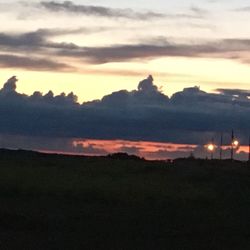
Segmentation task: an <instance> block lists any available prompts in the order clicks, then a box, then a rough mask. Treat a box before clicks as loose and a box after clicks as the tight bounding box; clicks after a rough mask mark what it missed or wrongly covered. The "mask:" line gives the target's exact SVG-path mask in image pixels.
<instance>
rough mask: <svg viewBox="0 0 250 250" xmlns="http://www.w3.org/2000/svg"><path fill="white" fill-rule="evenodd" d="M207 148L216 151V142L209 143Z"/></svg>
mask: <svg viewBox="0 0 250 250" xmlns="http://www.w3.org/2000/svg"><path fill="white" fill-rule="evenodd" d="M207 149H208V151H211V152H212V151H214V150H215V145H214V144H208V145H207Z"/></svg>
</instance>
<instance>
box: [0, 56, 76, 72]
mask: <svg viewBox="0 0 250 250" xmlns="http://www.w3.org/2000/svg"><path fill="white" fill-rule="evenodd" d="M0 66H1V68H21V69H26V70H36V71H53V70H59V71H73V67H72V66H70V65H67V64H65V63H59V62H56V61H53V60H49V59H43V58H36V57H27V56H26V57H25V56H17V55H8V54H0Z"/></svg>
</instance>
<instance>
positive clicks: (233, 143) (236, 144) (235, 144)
mask: <svg viewBox="0 0 250 250" xmlns="http://www.w3.org/2000/svg"><path fill="white" fill-rule="evenodd" d="M239 145H240V143H239V141H238V140H237V139H236V138H235V137H234V131H233V130H232V141H231V160H233V159H234V149H237V148H238V147H239Z"/></svg>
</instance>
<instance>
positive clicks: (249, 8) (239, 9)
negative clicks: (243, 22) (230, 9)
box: [234, 6, 250, 12]
mask: <svg viewBox="0 0 250 250" xmlns="http://www.w3.org/2000/svg"><path fill="white" fill-rule="evenodd" d="M234 11H236V12H249V11H250V6H245V7H242V8H237V9H234Z"/></svg>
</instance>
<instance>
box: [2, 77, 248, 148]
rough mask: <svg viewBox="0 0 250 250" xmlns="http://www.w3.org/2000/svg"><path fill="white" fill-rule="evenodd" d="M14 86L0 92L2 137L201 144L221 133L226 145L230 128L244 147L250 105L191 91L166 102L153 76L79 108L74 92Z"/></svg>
mask: <svg viewBox="0 0 250 250" xmlns="http://www.w3.org/2000/svg"><path fill="white" fill-rule="evenodd" d="M15 87H16V78H15V77H12V78H11V79H10V80H8V81H7V83H6V84H5V85H4V87H3V89H2V90H1V91H0V113H1V123H0V134H11V135H19V136H35V137H36V136H40V137H42V136H44V137H51V138H54V137H55V138H92V139H109V140H112V139H126V140H143V141H159V142H160V141H162V142H171V143H181V144H205V143H207V141H209V140H211V138H213V137H214V138H216V137H218V135H219V134H220V132H221V131H225V133H227V140H228V142H230V131H231V129H232V128H234V129H235V133H236V134H237V136H238V137H239V139H240V141H241V142H242V143H248V142H247V140H248V139H247V138H248V133H249V123H250V118H249V117H250V101H248V100H245V99H244V100H243V101H242V99H241V98H240V97H237V96H235V97H233V98H232V96H231V95H225V94H224V93H223V94H222V93H219V94H211V93H206V92H204V91H202V90H200V89H199V87H192V88H186V89H184V90H183V91H180V92H177V93H175V94H174V95H173V96H172V97H171V98H169V97H167V96H166V95H164V94H163V93H161V92H160V90H159V89H158V88H157V86H156V85H155V84H154V82H153V77H152V76H149V77H148V78H146V79H144V80H142V81H140V82H139V84H138V89H137V90H133V91H126V90H121V91H117V92H114V93H112V94H110V95H107V96H104V97H103V98H102V99H101V100H97V101H92V102H87V103H83V104H79V103H78V102H77V97H76V96H75V95H74V94H73V93H70V94H64V93H62V94H60V95H56V96H55V95H54V94H53V92H51V91H49V92H48V93H47V94H45V95H43V94H42V93H40V92H35V93H34V94H33V95H31V96H27V95H23V94H19V93H17V92H16V89H15ZM224 92H225V91H224ZM159 150H161V149H159Z"/></svg>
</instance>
